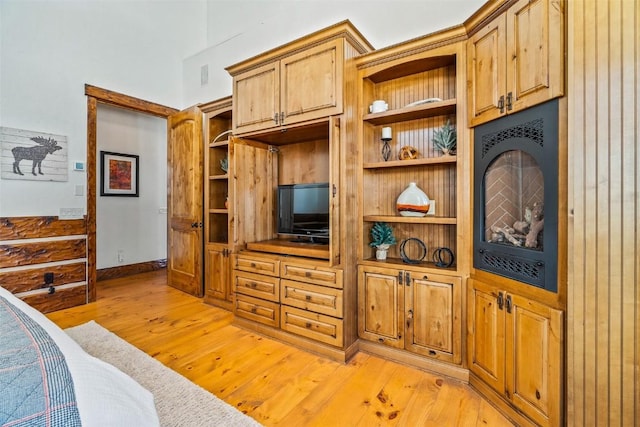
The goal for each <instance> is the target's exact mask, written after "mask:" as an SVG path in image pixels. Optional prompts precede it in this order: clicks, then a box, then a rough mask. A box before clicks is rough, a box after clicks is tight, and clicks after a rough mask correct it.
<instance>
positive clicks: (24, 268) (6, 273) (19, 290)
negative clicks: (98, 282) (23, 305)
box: [0, 216, 87, 313]
mask: <svg viewBox="0 0 640 427" xmlns="http://www.w3.org/2000/svg"><path fill="white" fill-rule="evenodd" d="M0 286H2V287H3V288H6V289H8V290H9V291H11V292H12V293H14V294H16V295H17V296H18V297H20V298H21V299H23V300H24V301H26V302H27V303H29V304H31V305H32V306H34V307H35V308H37V309H38V310H40V311H42V312H43V313H47V312H50V311H55V310H60V309H63V308H68V307H73V306H76V305H80V304H85V303H86V302H87V226H86V221H85V219H76V220H61V219H59V218H58V217H51V216H46V217H40V216H39V217H2V218H0Z"/></svg>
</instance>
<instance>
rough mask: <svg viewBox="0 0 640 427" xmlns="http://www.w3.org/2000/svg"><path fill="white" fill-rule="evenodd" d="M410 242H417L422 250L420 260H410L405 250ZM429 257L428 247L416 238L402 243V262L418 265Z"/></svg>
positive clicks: (410, 238)
mask: <svg viewBox="0 0 640 427" xmlns="http://www.w3.org/2000/svg"><path fill="white" fill-rule="evenodd" d="M408 242H415V243H416V244H417V245H418V247H419V248H420V249H421V256H420V257H418V258H409V257H408V256H407V254H406V252H405V250H404V247H405V246H406V244H407V243H408ZM425 256H427V246H426V245H425V244H424V242H423V241H422V240H420V239H418V238H416V237H409V238H408V239H404V240H403V241H402V243H400V258H402V262H404V263H407V264H417V263H419V262H421V261H422V260H423V259H424V257H425Z"/></svg>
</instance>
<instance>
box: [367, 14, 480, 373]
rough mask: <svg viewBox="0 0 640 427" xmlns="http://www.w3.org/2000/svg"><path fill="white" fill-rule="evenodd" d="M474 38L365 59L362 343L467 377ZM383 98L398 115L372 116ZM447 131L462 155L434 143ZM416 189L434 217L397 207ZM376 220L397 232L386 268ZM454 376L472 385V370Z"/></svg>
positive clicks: (453, 34)
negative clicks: (441, 257) (376, 240)
mask: <svg viewBox="0 0 640 427" xmlns="http://www.w3.org/2000/svg"><path fill="white" fill-rule="evenodd" d="M465 40H466V34H465V31H464V29H463V28H462V27H457V28H452V29H450V30H448V31H444V32H442V33H438V34H434V35H431V36H427V37H424V38H422V39H415V40H412V41H410V42H407V43H406V44H401V45H396V46H392V47H390V48H388V49H383V50H380V51H376V52H372V53H370V54H367V55H363V56H362V57H360V58H358V59H357V60H356V67H357V69H358V87H359V94H358V100H359V103H358V110H359V117H360V122H359V124H360V127H359V135H358V139H359V143H360V152H361V155H360V162H359V166H360V174H359V202H358V206H359V216H358V218H359V221H360V224H359V229H358V249H359V256H358V264H359V268H358V271H359V275H358V299H359V301H358V332H359V336H360V338H361V339H363V340H366V341H368V342H371V343H372V344H375V345H373V346H372V345H369V344H367V345H366V347H367V350H368V351H373V352H378V353H379V354H381V355H386V354H387V353H388V351H387V350H385V348H386V347H392V348H395V349H398V350H402V351H403V352H404V353H405V354H410V355H412V357H414V356H416V355H418V356H420V357H421V358H423V359H425V360H426V361H427V362H426V363H432V362H433V361H435V362H437V363H433V364H432V365H430V366H427V367H428V368H429V369H433V370H440V371H441V372H443V370H442V369H445V368H443V367H442V363H439V362H445V363H446V364H451V365H455V366H454V367H453V368H457V369H460V367H461V365H462V336H463V322H462V297H461V295H462V294H463V293H464V292H463V284H464V274H465V272H466V271H468V266H469V265H470V264H469V260H468V257H467V253H466V248H467V246H466V244H467V241H466V240H465V239H464V237H463V236H464V235H465V234H466V233H467V232H468V231H469V226H470V223H469V219H470V218H469V217H468V216H467V214H468V212H467V210H466V209H465V208H462V209H461V207H466V206H468V200H469V197H470V193H469V188H468V187H469V186H468V185H465V182H467V179H468V164H469V158H468V149H467V145H466V144H467V142H468V135H467V128H466V109H465V105H466V104H465V102H464V99H465V96H464V93H465V89H466V88H465V82H466V79H465V75H466V65H465V58H466V50H465V44H464V41H465ZM374 100H383V101H385V102H386V103H387V104H388V110H386V111H382V112H371V111H370V109H369V106H370V105H371V104H372V102H373V101H374ZM447 123H449V124H451V125H452V126H453V127H454V129H455V130H456V133H457V141H458V142H457V150H456V151H455V152H454V153H453V154H452V155H444V154H443V153H442V152H440V151H439V150H437V149H436V148H435V146H434V143H433V137H434V133H435V132H437V131H438V130H440V129H441V128H442V127H443V126H444V125H445V124H447ZM383 127H390V128H391V134H392V138H391V140H390V141H389V148H390V153H391V154H390V157H389V158H388V159H386V160H385V158H384V155H383V153H382V148H383V141H382V128H383ZM404 147H411V149H412V150H413V151H417V153H418V154H417V157H415V158H408V159H407V158H406V157H403V156H401V155H400V154H401V152H402V149H403V148H404ZM410 182H415V183H416V184H417V186H418V187H419V188H420V189H422V190H423V191H424V192H425V193H426V194H427V196H428V197H429V199H430V200H431V201H432V205H433V209H432V210H431V212H430V213H429V214H427V215H426V216H402V215H400V213H399V212H398V210H397V209H396V200H397V198H398V196H399V195H400V193H402V192H403V190H405V188H407V186H408V185H409V183H410ZM376 222H385V223H387V224H389V225H391V226H392V228H393V231H394V235H395V238H396V240H397V244H396V245H393V246H391V248H390V250H389V254H388V256H387V259H386V260H385V261H379V260H377V259H376V257H375V248H373V247H371V246H370V241H371V237H370V232H371V228H372V226H373V225H374V224H375V223H376ZM403 243H404V244H403ZM401 247H402V249H403V251H401ZM438 248H447V249H449V250H450V251H451V253H452V254H453V255H454V259H452V260H451V261H453V264H452V265H450V266H448V267H442V266H438V265H436V263H435V262H434V258H433V253H434V251H436V250H437V249H438ZM443 253H444V252H443ZM376 345H377V346H376ZM394 356H397V357H398V358H399V359H401V358H402V357H403V355H402V354H397V353H396V354H394ZM412 360H414V361H415V358H414V359H412ZM419 363H420V362H419ZM419 363H418V364H419ZM423 366H424V365H423ZM441 368H442V369H441ZM453 368H452V369H453ZM447 373H448V374H449V375H453V376H457V377H459V378H464V372H462V369H460V371H449V372H447Z"/></svg>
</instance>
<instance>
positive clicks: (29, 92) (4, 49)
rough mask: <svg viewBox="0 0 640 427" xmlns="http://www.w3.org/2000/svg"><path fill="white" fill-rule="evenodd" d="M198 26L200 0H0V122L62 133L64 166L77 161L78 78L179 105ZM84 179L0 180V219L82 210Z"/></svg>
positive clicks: (81, 120) (81, 121) (202, 37)
mask: <svg viewBox="0 0 640 427" xmlns="http://www.w3.org/2000/svg"><path fill="white" fill-rule="evenodd" d="M206 26H207V20H206V2H205V1H204V0H197V1H196V0H185V1H179V0H163V1H153V0H136V1H113V0H110V1H95V0H82V1H79V0H65V1H61V0H51V1H33V0H0V43H1V44H0V93H1V94H2V96H1V97H0V112H1V113H2V115H1V116H0V126H6V127H13V128H21V129H27V130H32V131H40V132H48V133H53V134H59V135H66V136H67V137H68V143H69V153H68V158H69V163H70V165H71V164H72V162H73V161H75V160H85V159H86V121H87V112H86V97H85V95H84V85H85V83H88V84H91V85H95V86H99V87H102V88H105V89H109V90H112V91H116V92H121V93H125V94H127V95H130V96H135V97H138V98H142V99H145V100H148V101H153V102H157V103H160V104H163V105H167V106H170V107H175V108H180V107H181V106H182V60H183V59H184V58H185V57H187V56H190V55H192V54H193V53H195V52H198V51H201V50H202V49H203V48H204V47H205V46H206ZM85 181H86V175H85V174H84V173H79V172H73V171H71V172H70V173H69V181H68V182H63V183H52V182H34V181H17V180H0V216H32V215H58V214H59V209H60V208H61V207H80V208H84V209H86V201H85V198H84V197H79V196H75V195H74V191H75V185H76V184H85ZM15 200H20V203H11V202H12V201H15Z"/></svg>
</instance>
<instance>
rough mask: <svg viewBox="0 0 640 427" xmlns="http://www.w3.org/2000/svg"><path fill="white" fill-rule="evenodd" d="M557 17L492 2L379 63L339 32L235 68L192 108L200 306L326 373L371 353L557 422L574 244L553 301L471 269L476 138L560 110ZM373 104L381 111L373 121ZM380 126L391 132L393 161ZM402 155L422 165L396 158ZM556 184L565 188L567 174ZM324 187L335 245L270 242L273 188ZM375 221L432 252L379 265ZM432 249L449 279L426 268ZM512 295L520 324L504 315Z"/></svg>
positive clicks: (525, 415) (524, 420) (381, 53)
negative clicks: (199, 119) (409, 211)
mask: <svg viewBox="0 0 640 427" xmlns="http://www.w3.org/2000/svg"><path fill="white" fill-rule="evenodd" d="M550 4H551V0H536V1H532V2H530V1H523V0H520V1H513V0H509V1H500V2H489V3H487V4H486V5H485V6H484V7H483V8H482V9H481V10H479V11H478V12H477V13H476V14H474V15H473V16H472V17H470V18H469V19H468V20H467V22H466V23H465V24H464V25H459V26H456V27H452V28H449V29H446V30H442V31H439V32H436V33H433V34H429V35H427V36H424V37H420V38H416V39H413V40H409V41H407V42H404V43H400V44H398V45H394V46H390V47H387V48H383V49H379V50H374V49H373V47H372V46H371V45H370V44H369V43H368V42H367V41H366V40H365V39H364V37H363V36H362V35H361V34H360V33H359V31H358V30H357V29H356V28H355V27H354V26H353V25H352V24H351V23H350V22H349V21H343V22H340V23H338V24H336V25H333V26H331V27H328V28H325V29H323V30H320V31H317V32H315V33H313V34H310V35H308V36H305V37H303V38H300V39H297V40H295V41H292V42H290V43H287V44H285V45H283V46H280V47H277V48H274V49H272V50H270V51H268V52H265V53H264V54H262V55H259V56H256V57H253V58H250V59H247V60H246V61H242V62H240V63H238V64H235V65H232V66H230V67H228V68H227V71H228V72H229V73H230V75H231V76H232V78H233V95H232V97H227V98H224V99H220V100H217V101H213V102H211V103H208V104H203V105H201V106H200V109H201V110H202V112H203V114H204V122H205V129H204V135H205V191H204V193H205V195H204V198H205V204H204V206H205V221H204V231H205V232H204V235H205V261H204V264H205V301H206V302H208V303H211V304H214V305H218V306H221V307H224V308H226V309H229V310H232V311H233V312H234V314H235V316H236V323H237V324H238V325H240V326H242V327H245V328H248V329H251V330H254V331H257V332H260V333H262V334H265V335H268V336H270V337H273V338H276V339H279V340H282V341H284V342H287V343H290V344H293V345H296V346H298V347H301V348H303V349H306V350H309V351H312V352H315V353H318V354H321V355H324V356H326V357H329V358H332V359H334V360H338V361H343V362H344V361H347V360H348V359H349V358H350V357H351V356H353V355H354V354H355V353H356V352H357V351H366V352H369V353H372V354H376V355H379V356H382V357H385V358H389V359H393V360H396V361H400V362H402V363H407V364H410V365H413V366H417V367H420V368H423V369H429V370H432V371H435V372H438V373H441V374H444V375H448V376H450V377H454V378H457V379H460V380H462V381H465V382H469V383H470V384H472V385H473V386H474V387H476V388H477V389H478V390H479V391H480V392H481V393H482V394H483V395H484V396H485V397H487V398H488V399H490V400H491V401H492V402H493V403H494V404H495V405H496V406H498V407H499V408H500V409H502V410H503V412H505V413H506V414H508V415H509V416H510V417H511V418H512V419H513V420H514V421H515V422H516V423H518V424H520V425H535V424H538V425H558V424H561V422H562V419H563V411H564V408H563V407H562V404H561V403H559V402H562V401H563V400H564V399H563V393H564V391H563V388H562V385H561V382H562V378H563V375H564V374H563V370H562V363H563V358H564V350H563V349H564V336H563V322H564V320H563V313H564V310H565V309H566V265H565V264H566V256H564V255H563V254H564V252H563V251H566V247H565V248H563V247H561V248H559V250H558V258H559V261H558V262H559V263H560V265H559V274H558V292H556V293H554V292H548V291H545V290H541V289H537V288H534V287H532V286H529V285H526V284H522V283H519V282H517V281H515V280H511V279H506V278H504V277H500V276H497V275H494V274H489V273H486V272H483V271H477V270H476V269H475V268H474V267H473V263H472V259H473V256H472V255H473V252H472V251H473V240H472V235H473V233H474V230H473V221H472V218H473V210H474V200H473V194H472V191H471V189H472V188H473V185H472V184H473V174H472V171H473V156H472V153H473V149H472V146H473V142H472V141H473V132H474V130H473V127H474V126H476V125H479V124H481V123H485V122H487V121H489V120H494V119H496V118H497V117H499V116H500V115H501V114H510V112H515V111H518V110H522V109H525V108H528V107H530V106H533V105H537V104H540V103H542V102H544V101H546V100H549V99H553V98H558V97H562V96H563V85H562V83H563V82H564V77H563V76H564V62H563V57H564V54H563V49H564V43H563V40H564V24H563V22H564V18H563V16H562V14H563V7H559V8H557V7H551V6H550ZM554 4H558V2H554ZM563 4H564V3H563V2H560V3H559V5H560V6H563ZM539 28H544V35H545V36H546V37H548V38H543V37H542V35H540V34H538V31H539ZM515 29H517V31H519V33H518V34H517V36H516V34H515V33H514V31H516V30H515ZM523 35H529V36H530V37H529V38H527V37H523ZM551 36H553V39H551V38H549V37H551ZM541 38H542V41H541ZM501 43H504V44H505V46H504V49H503V48H501V49H499V50H497V51H494V50H493V48H492V46H496V45H500V44H501ZM518 43H520V45H518ZM526 43H534V44H535V48H534V47H533V46H528V45H526ZM522 44H525V45H522ZM507 51H508V52H519V56H518V58H517V59H516V57H515V56H513V55H508V54H507ZM536 63H538V64H543V65H544V66H541V67H539V69H538V68H536V69H535V70H534V69H533V68H535V67H533V68H532V67H531V64H536ZM490 64H498V65H496V66H492V65H490ZM540 70H542V73H543V74H544V75H539V74H535V73H538V72H540ZM503 73H507V74H509V75H507V76H503ZM514 76H515V77H514ZM514 79H515V80H514ZM514 81H516V82H517V84H515V86H509V85H510V84H513V82H514ZM491 82H499V83H498V86H496V87H491V86H490V85H489V83H491ZM527 85H528V86H527ZM374 100H385V102H386V103H387V104H388V110H387V111H383V112H370V111H369V105H371V104H372V102H373V101H374ZM507 101H508V102H509V103H510V104H509V108H510V109H509V110H508V111H507V112H503V110H504V106H505V104H504V102H507ZM560 105H561V110H562V109H566V103H565V102H563V101H562V100H561V102H560ZM501 107H502V108H501ZM560 115H561V116H563V113H562V112H561V114H560ZM445 123H451V124H452V125H453V126H454V128H455V130H456V133H457V150H456V152H455V154H454V155H447V156H444V155H442V154H441V153H440V152H439V151H438V150H437V149H436V147H435V146H434V144H433V136H434V132H435V131H436V130H437V129H440V128H441V127H442V126H443V125H445ZM383 127H385V128H387V127H390V128H391V130H392V134H393V138H392V139H391V141H390V149H391V153H392V158H390V159H388V160H384V159H383V158H382V156H381V148H382V143H381V138H382V128H383ZM562 129H564V127H562ZM563 132H564V131H563V130H561V132H560V134H561V135H560V142H561V144H560V145H561V147H560V148H559V150H560V151H561V156H560V157H561V159H562V151H563V150H565V148H562V146H564V145H565V144H566V138H565V139H563ZM404 146H410V147H412V148H413V149H414V150H415V151H417V152H418V153H419V154H418V157H417V158H415V159H408V160H400V159H399V158H398V154H399V152H400V151H401V149H402V147H404ZM223 165H224V168H223ZM558 174H559V176H560V180H559V182H560V184H561V185H565V184H566V178H564V177H565V176H566V166H565V165H563V164H562V163H561V164H560V167H559V170H558ZM324 182H328V183H329V190H330V191H329V194H330V200H329V211H330V212H329V222H330V224H329V233H328V238H327V243H324V242H322V243H317V242H314V243H306V242H300V241H292V238H291V236H283V235H278V232H277V227H276V223H277V220H276V215H277V212H278V210H277V206H276V193H277V188H278V186H279V185H286V184H299V183H307V184H309V183H311V184H312V183H324ZM409 182H416V183H417V184H418V186H419V187H421V188H422V189H423V190H424V191H425V192H426V193H427V194H428V195H429V198H430V199H432V200H434V201H435V206H436V209H435V215H427V216H424V217H409V216H400V215H398V212H397V211H396V205H395V202H396V198H397V197H398V195H399V194H400V193H401V192H402V191H403V189H404V188H405V187H406V186H407V185H408V183H409ZM560 195H561V196H560V197H563V196H566V192H563V191H560ZM559 206H561V207H563V206H564V207H566V203H563V202H562V201H561V203H559ZM559 213H560V214H561V215H562V214H565V213H566V212H559ZM376 222H386V223H388V224H390V225H391V226H392V227H393V230H394V233H395V236H396V238H397V240H398V243H400V242H401V241H403V240H406V239H416V240H420V241H421V242H423V243H424V245H425V246H426V252H427V254H428V255H427V256H426V257H424V258H423V259H420V260H419V261H417V262H412V263H407V262H406V260H405V261H403V259H402V256H401V254H400V245H399V244H398V245H395V246H392V247H391V249H390V252H389V257H388V258H387V260H385V261H380V260H377V259H376V258H375V256H374V250H373V248H371V247H370V246H369V242H370V230H371V227H372V226H373V224H374V223H376ZM563 233H565V234H563ZM559 234H560V237H563V236H564V237H565V238H566V224H562V223H561V224H560V229H559ZM438 248H446V249H447V250H450V251H451V253H452V254H454V255H455V260H453V259H452V261H454V262H453V265H451V266H448V267H441V266H438V265H436V264H435V262H434V261H433V257H432V253H433V252H434V250H436V249H438ZM504 297H507V298H508V299H509V302H510V303H511V304H513V306H512V308H513V312H512V311H509V312H508V313H507V312H505V311H502V309H501V308H500V309H499V308H498V307H499V305H500V300H501V299H502V298H504ZM510 310H511V308H510ZM540 343H544V345H543V346H542V347H540ZM533 349H536V351H535V352H534V351H533ZM526 352H529V353H530V354H529V355H527V354H525V353H526ZM530 358H535V360H533V359H530Z"/></svg>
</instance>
